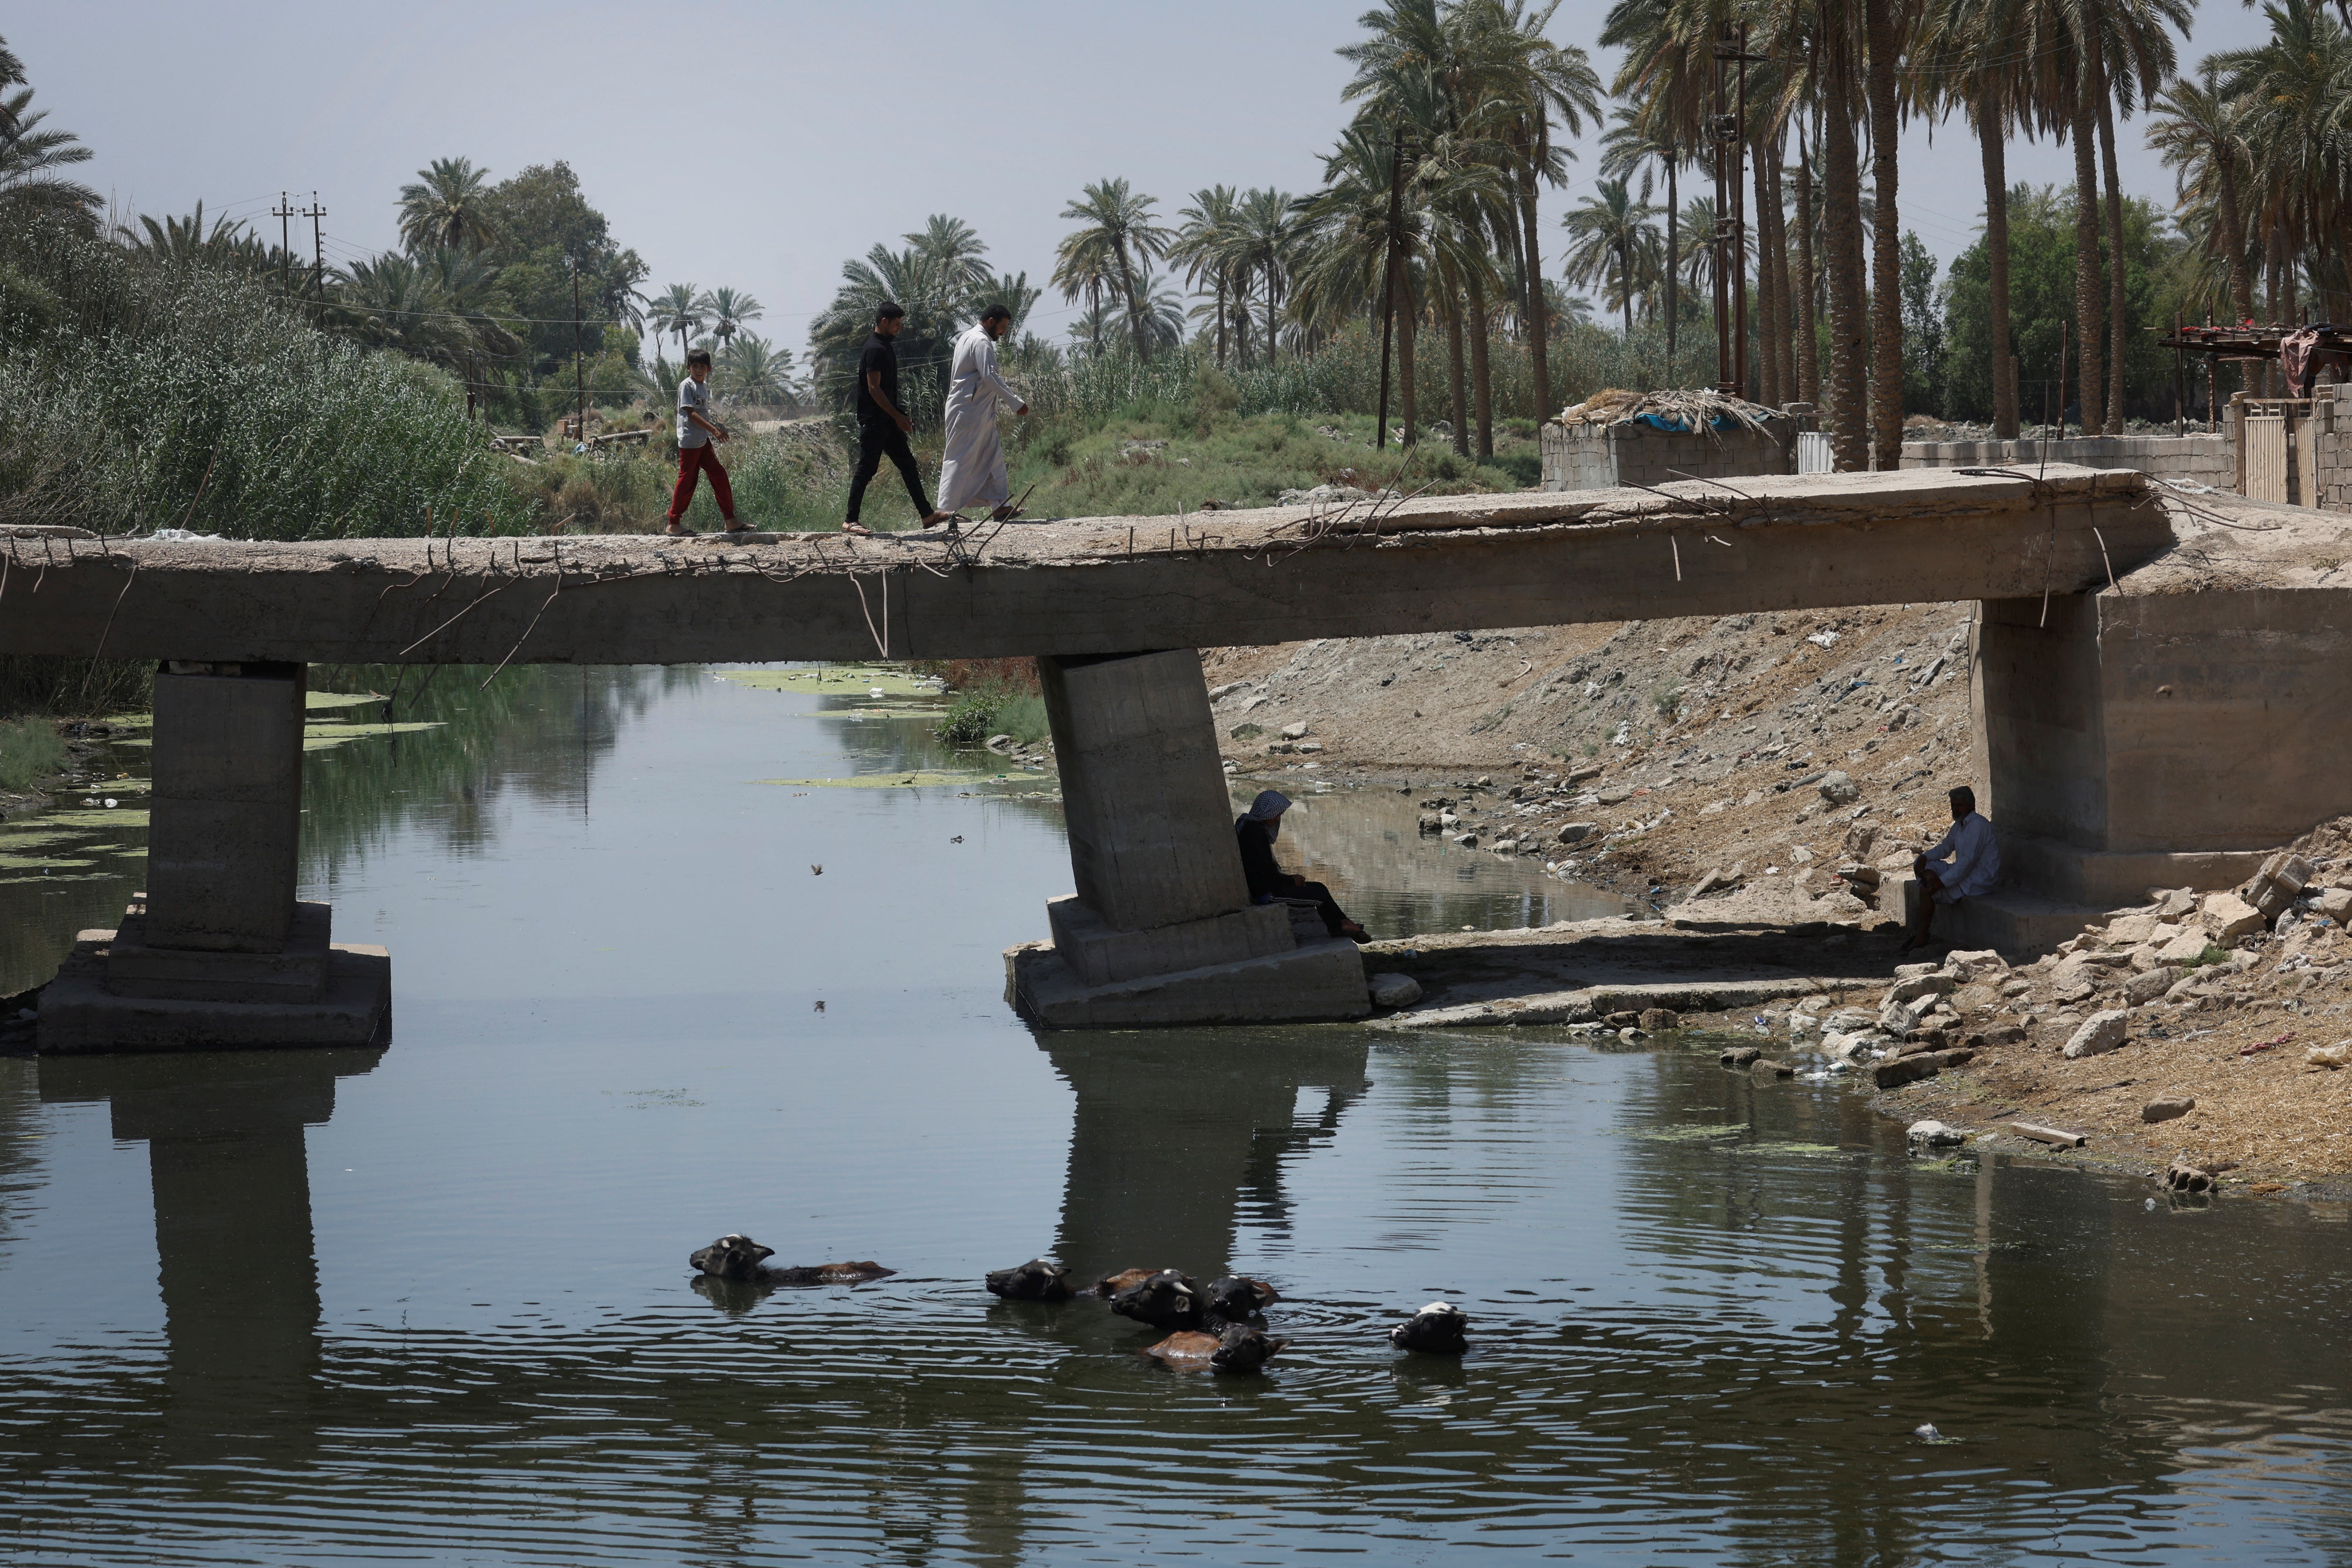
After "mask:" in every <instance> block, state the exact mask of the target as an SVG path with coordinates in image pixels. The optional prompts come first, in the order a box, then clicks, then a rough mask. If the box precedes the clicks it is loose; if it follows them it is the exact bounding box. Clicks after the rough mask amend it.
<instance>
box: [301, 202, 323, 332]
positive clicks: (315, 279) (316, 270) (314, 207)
mask: <svg viewBox="0 0 2352 1568" xmlns="http://www.w3.org/2000/svg"><path fill="white" fill-rule="evenodd" d="M298 216H302V217H307V218H309V219H310V257H311V271H310V286H311V288H312V289H315V290H316V291H317V293H318V297H319V313H320V315H322V316H323V315H324V314H325V313H326V309H327V240H326V236H325V234H324V233H323V232H322V231H321V230H320V227H319V220H320V218H322V217H325V216H327V207H326V204H325V203H323V202H321V201H320V200H319V193H318V192H316V191H312V192H311V193H310V205H309V206H307V207H304V208H303V209H302V211H301V212H300V214H299V215H298Z"/></svg>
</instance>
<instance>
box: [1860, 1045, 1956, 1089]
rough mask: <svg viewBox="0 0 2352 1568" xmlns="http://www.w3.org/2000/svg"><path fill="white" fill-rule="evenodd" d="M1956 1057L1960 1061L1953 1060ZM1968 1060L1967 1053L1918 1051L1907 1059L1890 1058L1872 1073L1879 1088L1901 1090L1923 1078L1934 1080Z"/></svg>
mask: <svg viewBox="0 0 2352 1568" xmlns="http://www.w3.org/2000/svg"><path fill="white" fill-rule="evenodd" d="M1956 1057H1957V1058H1959V1059H1958V1061H1955V1060H1953V1059H1952V1058H1956ZM1968 1059H1969V1053H1968V1052H1967V1051H1918V1052H1915V1053H1914V1054H1912V1055H1910V1056H1907V1057H1889V1058H1887V1059H1886V1060H1885V1061H1883V1062H1881V1063H1879V1064H1878V1066H1877V1067H1875V1068H1872V1069H1871V1073H1872V1077H1873V1078H1874V1079H1875V1080H1876V1082H1877V1084H1878V1087H1879V1088H1881V1089H1900V1088H1902V1087H1903V1086H1904V1085H1905V1084H1906V1083H1916V1082H1918V1081H1919V1080H1920V1079H1923V1078H1934V1077H1935V1076H1936V1075H1937V1073H1939V1072H1942V1071H1943V1070H1944V1068H1947V1067H1958V1066H1960V1065H1961V1064H1962V1063H1963V1062H1966V1061H1967V1060H1968Z"/></svg>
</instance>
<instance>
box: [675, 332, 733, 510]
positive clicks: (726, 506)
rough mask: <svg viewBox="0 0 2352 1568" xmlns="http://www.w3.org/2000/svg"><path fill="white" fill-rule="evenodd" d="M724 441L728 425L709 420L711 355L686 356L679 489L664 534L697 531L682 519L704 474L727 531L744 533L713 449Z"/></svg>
mask: <svg viewBox="0 0 2352 1568" xmlns="http://www.w3.org/2000/svg"><path fill="white" fill-rule="evenodd" d="M725 439H727V426H724V425H716V424H713V423H712V422H711V419H710V353H709V351H708V350H707V349H697V350H695V351H694V352H693V353H690V354H688V355H687V356H686V379H685V380H684V381H681V382H679V383H678V384H677V489H674V490H672V491H671V492H670V497H669V526H668V527H667V528H665V529H663V530H662V531H663V532H664V533H691V532H693V530H692V529H690V528H688V527H687V526H686V524H685V522H684V521H681V520H682V519H684V518H685V516H686V509H687V507H688V505H689V504H690V503H691V502H692V501H693V500H694V486H695V481H696V480H697V479H699V478H700V477H701V475H702V474H703V473H704V472H705V471H708V472H709V475H710V493H711V495H712V496H714V497H715V498H717V500H718V501H719V516H720V517H723V518H725V519H726V520H727V531H728V532H730V533H740V532H742V531H743V525H742V524H741V523H739V522H737V521H735V489H734V487H733V486H731V485H730V484H729V483H728V482H727V470H726V469H725V468H720V467H719V453H718V452H717V450H716V449H714V448H713V447H712V446H711V443H712V442H714V441H724V440H725Z"/></svg>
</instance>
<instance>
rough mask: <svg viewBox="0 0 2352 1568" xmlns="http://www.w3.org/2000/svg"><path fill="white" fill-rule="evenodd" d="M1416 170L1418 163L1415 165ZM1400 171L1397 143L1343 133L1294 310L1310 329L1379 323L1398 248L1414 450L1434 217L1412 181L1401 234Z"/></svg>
mask: <svg viewBox="0 0 2352 1568" xmlns="http://www.w3.org/2000/svg"><path fill="white" fill-rule="evenodd" d="M1407 166H1408V168H1409V167H1410V164H1409V163H1408V165H1407ZM1395 173H1396V164H1395V158H1394V142H1392V140H1391V137H1390V136H1388V135H1385V134H1382V133H1381V131H1380V130H1379V129H1378V128H1377V127H1376V126H1373V125H1370V124H1367V123H1366V122H1365V121H1362V120H1360V119H1359V120H1358V121H1357V122H1356V123H1354V124H1352V125H1350V126H1349V127H1348V129H1347V130H1346V131H1344V132H1340V135H1339V146H1338V147H1337V148H1335V149H1333V150H1332V151H1331V152H1329V153H1326V154H1324V157H1323V189H1322V190H1321V191H1320V192H1318V194H1317V195H1314V196H1313V197H1311V198H1309V199H1308V201H1307V204H1306V206H1305V208H1304V212H1303V216H1304V217H1305V218H1306V221H1307V224H1308V225H1309V226H1311V228H1312V231H1313V235H1312V238H1311V240H1310V241H1309V242H1307V244H1305V245H1304V246H1303V247H1301V250H1300V255H1299V258H1298V261H1297V266H1296V268H1294V273H1293V292H1292V296H1291V310H1292V312H1293V314H1294V315H1295V316H1296V317H1297V319H1298V320H1299V321H1300V323H1301V324H1302V325H1303V326H1308V327H1311V328H1316V329H1330V328H1336V327H1337V326H1338V325H1339V322H1341V321H1348V320H1352V319H1356V318H1358V317H1360V316H1364V315H1367V314H1369V315H1372V316H1375V317H1377V316H1378V314H1379V312H1380V310H1381V289H1382V287H1383V284H1384V280H1386V279H1388V275H1389V269H1388V258H1389V252H1390V249H1391V245H1393V247H1394V248H1395V250H1396V252H1397V255H1398V258H1399V261H1400V265H1399V266H1398V267H1397V268H1395V276H1394V279H1393V293H1392V294H1391V304H1392V306H1393V308H1394V310H1395V319H1396V350H1397V372H1398V378H1399V389H1400V392H1401V394H1402V408H1401V410H1400V412H1401V414H1402V418H1403V425H1404V439H1405V443H1406V445H1408V446H1410V445H1412V444H1413V443H1414V442H1415V441H1417V440H1418V439H1419V437H1418V435H1417V430H1418V426H1417V425H1416V423H1415V415H1416V413H1417V409H1416V407H1415V395H1414V389H1413V337H1414V332H1413V323H1414V321H1415V320H1416V311H1415V310H1414V301H1415V300H1417V299H1418V298H1419V288H1418V277H1419V268H1418V261H1419V258H1420V256H1421V252H1422V248H1423V239H1424V237H1425V231H1426V229H1427V227H1428V222H1429V214H1428V211H1427V209H1426V206H1425V205H1424V204H1423V201H1422V200H1421V199H1420V193H1419V192H1418V191H1417V190H1416V189H1414V188H1413V186H1412V183H1411V181H1410V180H1409V179H1408V180H1407V182H1406V184H1405V190H1404V199H1403V200H1402V202H1401V203H1400V204H1399V205H1398V208H1397V216H1396V223H1395V225H1394V227H1393V229H1392V228H1391V224H1390V221H1389V193H1390V189H1391V179H1392V176H1393V175H1394V174H1395Z"/></svg>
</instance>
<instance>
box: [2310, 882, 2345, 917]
mask: <svg viewBox="0 0 2352 1568" xmlns="http://www.w3.org/2000/svg"><path fill="white" fill-rule="evenodd" d="M2311 907H2312V909H2313V910H2315V912H2317V913H2318V914H2320V915H2323V916H2325V917H2326V918H2327V919H2328V920H2331V921H2335V922H2336V924H2337V925H2340V926H2352V888H2322V889H2320V890H2319V893H2318V895H2317V896H2316V897H2315V899H2314V900H2312V906H2311Z"/></svg>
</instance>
